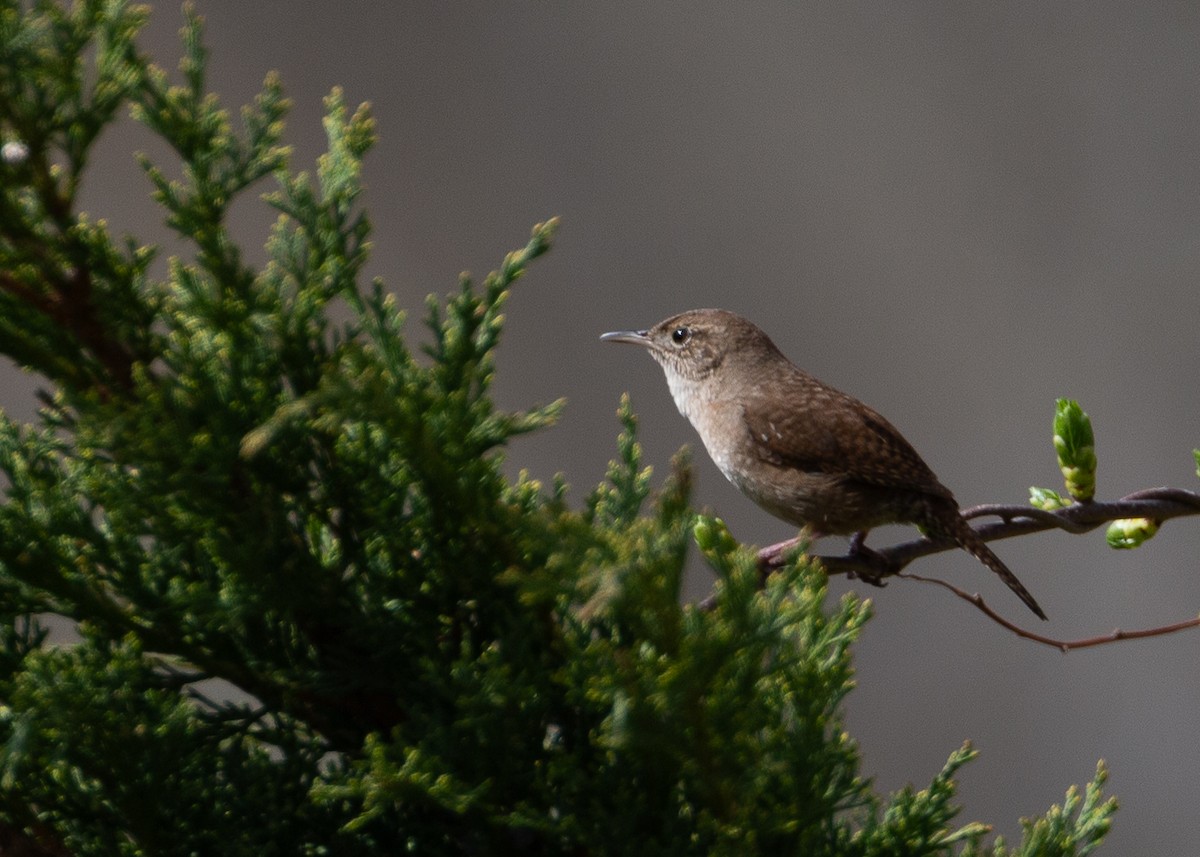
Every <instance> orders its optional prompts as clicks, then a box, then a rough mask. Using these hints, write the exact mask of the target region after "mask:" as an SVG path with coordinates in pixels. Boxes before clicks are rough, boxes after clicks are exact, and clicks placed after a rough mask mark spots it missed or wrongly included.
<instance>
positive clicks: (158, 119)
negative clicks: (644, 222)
mask: <svg viewBox="0 0 1200 857" xmlns="http://www.w3.org/2000/svg"><path fill="white" fill-rule="evenodd" d="M146 15H147V12H146V10H145V9H144V8H142V7H137V6H131V5H128V4H126V3H124V2H120V0H79V2H75V3H73V4H71V5H63V4H60V3H57V2H52V1H51V0H37V2H33V3H19V2H14V0H4V2H2V3H0V138H2V140H3V142H5V143H6V144H7V145H6V146H5V149H4V158H3V161H2V163H0V178H2V182H0V185H2V187H0V350H2V351H3V353H4V354H6V355H8V356H9V357H11V358H12V359H13V360H15V361H16V362H17V363H19V364H20V365H22V366H24V367H26V368H27V369H29V370H31V371H33V372H36V373H39V374H40V376H41V377H42V378H44V379H45V381H46V383H47V387H48V388H49V389H52V390H53V393H52V394H47V395H46V397H45V401H44V408H43V409H42V411H41V413H40V416H39V418H38V420H37V421H36V422H34V423H32V424H19V423H17V422H15V421H14V420H12V419H11V418H9V417H7V416H3V417H2V418H0V471H2V472H3V474H4V483H3V503H2V504H0V847H3V849H4V850H5V853H8V852H9V849H12V850H13V853H18V849H25V850H23V851H19V853H27V854H44V855H63V854H74V855H114V854H125V855H143V854H164V855H170V854H180V855H183V854H216V853H220V854H247V855H259V857H261V855H267V854H289V855H290V854H310V855H318V854H355V855H362V854H396V853H401V852H414V853H420V854H435V855H436V854H500V853H531V854H573V855H578V854H595V855H604V854H611V855H617V854H621V855H636V854H656V855H657V854H755V853H772V854H778V853H788V854H805V855H864V857H865V855H885V854H910V855H924V854H928V855H947V854H962V855H983V854H996V855H1011V854H1021V855H1033V854H1039V855H1056V854H1062V855H1067V854H1084V853H1087V852H1088V851H1089V850H1091V848H1092V847H1094V845H1095V844H1097V843H1098V842H1099V841H1100V840H1101V839H1102V838H1103V836H1104V834H1105V833H1106V832H1107V830H1108V825H1109V819H1110V816H1111V814H1112V811H1113V809H1114V804H1113V802H1112V801H1111V800H1104V799H1103V798H1102V797H1101V795H1100V785H1101V784H1102V782H1103V780H1104V771H1103V769H1102V768H1101V769H1100V771H1099V772H1098V774H1097V779H1096V781H1095V782H1094V783H1093V784H1092V785H1091V786H1089V787H1088V789H1087V791H1086V794H1085V796H1084V797H1083V798H1082V799H1081V798H1080V796H1079V794H1078V793H1077V792H1075V791H1072V792H1070V793H1069V794H1068V798H1067V800H1066V802H1065V804H1064V805H1063V806H1062V807H1061V808H1058V807H1055V808H1053V809H1052V810H1051V811H1050V813H1049V814H1048V815H1047V816H1046V817H1045V818H1043V819H1039V820H1036V821H1030V822H1027V826H1026V833H1025V838H1024V841H1023V843H1022V844H1021V845H1019V846H1018V847H1017V848H1015V849H1009V848H1006V847H1005V846H1004V845H1003V844H1002V843H993V844H990V845H989V844H987V843H985V837H986V835H987V832H988V828H987V827H986V826H985V825H982V824H978V823H968V824H964V825H959V824H957V822H956V821H955V818H956V813H957V809H956V807H955V804H954V790H955V784H954V779H953V776H954V774H955V772H956V771H957V769H958V768H959V767H960V766H961V765H963V764H965V763H966V762H967V761H969V760H970V759H971V758H972V757H973V755H974V751H973V750H971V749H970V748H969V747H964V748H962V749H959V750H956V751H955V752H954V753H953V754H952V755H951V756H950V759H949V761H948V762H947V764H946V766H945V768H944V770H943V771H942V772H941V773H939V774H938V775H937V776H935V777H934V779H933V781H932V782H931V783H930V785H929V786H928V787H927V788H924V789H920V790H918V789H915V788H908V789H904V790H902V791H900V792H898V793H896V794H892V795H888V796H880V795H877V794H876V793H875V792H874V791H873V789H872V788H871V786H870V783H869V782H868V781H867V780H866V779H864V778H863V776H862V775H861V774H860V772H859V758H858V753H857V750H856V747H855V744H854V741H853V740H852V739H851V737H850V736H849V735H848V734H847V733H846V732H845V730H844V728H843V725H842V722H841V717H840V713H839V712H840V704H841V702H842V700H843V698H844V697H845V695H846V694H847V693H848V692H849V691H850V689H851V678H852V670H851V660H850V646H851V644H852V643H853V641H854V639H855V638H856V636H857V635H858V634H859V632H860V631H861V630H862V628H863V625H864V623H865V622H866V621H867V619H868V614H869V610H868V607H867V605H866V604H865V603H863V602H860V601H858V600H856V599H854V598H852V597H847V598H845V599H843V600H842V601H841V602H840V603H838V604H833V605H827V604H826V591H825V584H824V578H823V576H822V574H821V573H820V571H819V570H818V569H814V568H812V567H810V566H808V565H807V564H805V563H804V562H803V561H800V560H797V561H796V562H794V563H792V564H791V565H790V566H788V568H786V569H785V570H784V571H782V572H780V573H777V574H774V575H772V576H771V578H770V579H769V580H767V581H766V583H765V585H762V583H761V581H760V580H759V578H758V573H757V570H756V568H755V564H754V557H753V555H752V554H751V553H750V552H748V551H747V550H744V549H742V548H740V547H739V546H738V545H736V544H735V543H734V541H733V540H732V539H731V538H730V536H729V534H728V533H727V532H726V531H725V530H724V528H723V527H722V525H721V524H720V522H719V521H717V520H715V519H710V518H705V517H702V516H697V515H696V514H694V513H693V512H692V511H691V509H690V508H689V504H688V481H689V469H688V465H687V462H686V459H685V458H683V457H681V458H679V459H677V460H676V461H675V462H674V463H673V465H672V468H671V471H670V474H669V475H668V476H667V478H666V480H665V481H664V482H663V483H662V484H661V486H660V487H659V488H658V490H657V491H652V488H651V477H650V471H649V469H648V468H645V467H643V464H642V461H641V456H640V451H639V448H638V445H637V443H636V440H635V435H634V431H635V420H634V417H633V414H632V410H631V408H630V406H629V403H628V402H627V401H625V402H623V403H622V405H621V409H620V419H621V421H622V423H623V432H622V434H621V436H620V439H619V442H618V457H617V460H616V461H614V462H613V464H612V465H611V467H610V470H609V474H608V479H607V481H606V482H605V483H604V484H603V485H601V486H600V487H599V488H597V489H596V490H595V492H594V493H592V494H591V496H590V497H589V498H588V500H587V502H586V504H585V506H584V508H583V509H582V510H578V509H572V508H571V506H570V505H569V504H568V502H567V498H566V491H565V486H564V484H562V483H561V482H558V483H556V484H555V485H553V486H549V487H546V486H542V485H540V484H538V483H537V482H535V481H533V480H530V479H528V478H526V477H521V478H518V479H516V480H511V479H508V478H506V477H505V475H504V471H503V469H502V467H501V464H502V455H503V448H504V444H505V442H506V441H507V440H508V439H510V438H512V437H513V436H514V435H517V434H520V433H523V432H529V431H533V430H537V429H542V428H544V427H547V426H549V425H551V424H552V423H553V422H554V420H555V418H556V416H557V415H558V413H559V412H560V410H561V408H562V403H561V402H555V403H553V404H551V405H548V406H545V407H538V408H531V409H529V410H526V411H522V412H517V413H507V412H503V411H500V410H497V408H496V407H495V406H494V405H493V403H492V401H491V400H490V398H489V395H488V394H489V385H490V383H491V381H492V378H493V375H494V372H495V370H496V367H495V364H494V359H493V355H494V348H495V346H496V343H497V340H498V338H499V336H500V333H501V329H502V323H503V316H502V309H503V306H504V303H505V300H506V298H507V296H508V294H509V290H510V288H511V287H512V285H513V283H514V282H515V281H516V280H517V279H518V278H520V277H521V276H522V275H523V274H524V273H525V271H526V268H527V266H528V265H529V263H530V262H532V261H533V260H534V259H536V258H537V257H538V256H539V255H541V254H542V253H544V252H545V251H546V250H547V249H548V248H549V246H550V242H551V239H552V237H553V234H554V229H555V226H556V223H555V221H553V220H551V221H548V222H547V223H545V224H541V225H539V226H536V227H535V228H534V229H533V232H532V235H531V237H530V239H529V241H528V243H527V244H526V245H525V247H524V248H522V249H520V250H518V251H516V252H514V253H510V254H509V255H508V256H506V257H505V258H504V260H503V262H502V263H501V264H500V266H499V268H498V269H497V270H496V271H495V272H494V273H492V274H490V275H489V276H488V277H487V278H486V279H485V280H484V282H483V283H482V284H478V285H477V284H475V283H473V282H472V281H471V280H469V279H463V281H462V282H461V283H460V284H459V288H458V290H457V291H456V292H455V293H453V294H452V295H451V296H449V297H447V298H445V299H444V300H440V299H434V298H430V300H429V303H428V312H427V316H426V319H425V323H426V325H427V326H428V328H429V331H430V332H431V334H432V336H431V343H430V344H429V345H428V346H427V347H425V348H424V349H421V350H420V351H416V352H414V350H413V349H412V348H410V346H409V345H408V344H407V338H406V334H405V329H404V322H405V319H404V317H403V315H402V313H400V312H399V311H398V310H397V308H396V306H395V304H394V302H393V301H392V299H391V298H390V297H389V295H388V294H387V292H386V291H385V289H384V286H383V284H382V283H380V282H374V283H369V284H364V283H363V274H362V270H363V265H364V262H365V260H366V258H367V239H368V237H369V234H370V226H369V221H368V219H367V217H366V215H365V214H364V212H363V209H362V207H361V204H360V202H361V201H360V197H361V194H362V185H361V163H362V158H363V156H364V155H365V154H366V153H367V151H368V150H369V149H370V147H371V144H372V141H373V139H374V130H373V126H372V121H371V117H370V113H369V111H368V110H367V109H366V107H365V106H364V107H360V108H358V109H357V110H354V111H350V110H349V109H348V108H347V107H346V105H345V103H344V100H343V97H342V95H341V94H340V93H339V92H338V91H336V90H335V91H334V92H333V94H332V95H331V96H330V97H329V99H328V101H327V116H326V119H325V130H326V133H327V136H328V151H327V153H326V154H325V155H323V156H322V157H321V158H320V160H319V162H318V163H317V165H316V169H315V173H313V174H311V175H310V174H307V173H304V172H294V171H293V170H292V167H291V164H290V160H289V152H288V149H287V147H286V146H285V145H284V143H283V133H284V126H283V118H284V115H285V112H286V109H287V101H286V99H285V98H284V96H283V94H282V90H281V87H280V83H279V81H278V80H277V79H276V78H274V77H273V76H272V77H268V78H267V80H266V82H265V83H264V85H263V89H262V93H261V95H260V96H259V97H258V99H257V100H256V101H255V103H254V104H253V105H250V106H248V107H246V108H245V109H243V110H242V112H241V116H240V121H238V122H235V121H234V119H233V118H232V117H231V116H230V114H229V112H228V111H227V110H226V109H225V108H223V107H222V106H221V105H220V104H219V103H218V101H217V99H216V98H215V97H213V96H212V95H210V94H208V92H207V91H206V88H205V53H204V49H203V46H202V42H201V38H200V22H199V20H198V18H197V17H196V16H195V15H194V14H193V13H191V12H190V11H186V12H185V15H186V24H185V27H184V29H183V59H182V62H181V63H180V66H179V70H180V74H179V76H178V78H177V80H179V81H180V82H178V83H172V82H171V76H170V75H168V74H167V73H166V72H165V71H164V70H162V69H160V68H159V67H157V66H156V65H154V63H153V62H151V61H150V59H149V58H147V57H145V56H143V55H142V53H141V52H140V51H139V48H138V46H137V43H136V42H135V36H136V34H137V32H138V30H139V28H140V27H141V26H142V24H143V23H144V22H145V19H146ZM130 110H131V111H132V113H133V115H134V116H135V117H136V118H137V119H138V120H139V121H140V122H142V123H144V124H145V125H146V126H147V127H148V128H149V129H150V130H151V131H153V132H154V133H155V134H156V135H158V136H159V137H160V138H161V139H162V140H164V141H165V142H166V143H167V144H169V146H170V147H171V148H172V149H173V151H174V152H175V154H176V155H177V158H178V161H177V163H172V164H165V165H164V164H155V163H151V162H150V161H149V160H148V159H143V165H144V167H145V171H146V174H147V176H148V178H149V186H150V187H151V188H152V189H153V196H154V199H155V200H157V203H158V205H160V206H161V207H162V209H163V211H164V212H165V217H166V221H167V223H168V224H169V225H170V226H171V228H172V229H174V230H175V231H176V232H177V233H178V234H179V235H180V236H181V237H182V238H184V239H185V240H186V241H187V242H188V244H189V246H190V247H191V248H192V249H191V251H190V252H189V253H188V254H186V255H181V256H178V257H174V258H171V259H170V260H168V264H167V265H166V266H165V274H161V275H155V274H154V273H153V272H154V270H155V266H154V264H153V262H154V260H155V258H156V251H155V248H153V247H149V246H146V245H144V244H143V243H141V242H139V241H138V240H137V239H136V238H134V237H126V236H120V237H118V236H113V235H111V234H110V232H109V229H108V228H107V226H106V224H105V222H104V220H103V219H98V218H94V217H91V216H89V215H87V214H85V213H83V212H81V211H79V210H78V205H77V191H78V189H79V186H80V182H81V180H82V178H83V176H84V175H85V172H86V169H87V166H88V162H89V156H90V154H91V152H92V147H93V144H94V143H95V141H96V139H97V136H98V135H99V134H100V132H101V131H102V130H103V129H104V128H106V127H107V126H108V125H110V124H111V123H113V122H114V121H116V120H117V119H119V118H120V117H121V116H123V115H125V113H126V112H127V111H130ZM172 175H177V176H178V178H170V177H169V176H172ZM264 183H266V184H268V185H270V186H273V187H274V188H275V189H274V190H270V191H269V192H267V193H266V195H265V196H264V197H263V199H264V200H265V202H266V204H268V205H271V206H273V207H274V208H275V209H276V210H277V211H278V212H279V217H278V220H277V222H276V224H275V226H274V228H273V230H272V231H271V234H270V235H269V237H268V238H267V240H266V247H267V254H268V257H269V260H268V261H267V263H266V264H265V265H263V266H262V267H260V268H255V267H253V266H251V265H249V264H247V263H246V262H245V260H244V258H243V254H242V252H241V251H240V249H239V247H238V244H237V243H236V241H235V240H234V238H233V236H232V235H231V234H230V231H229V227H228V225H227V218H226V216H227V213H228V211H229V208H230V205H231V204H232V203H233V202H234V201H235V200H236V199H239V198H240V197H242V196H243V195H245V194H247V193H256V192H259V191H254V190H252V188H259V190H260V191H261V189H262V188H261V186H262V185H263V184H264ZM335 307H340V308H341V310H342V311H341V312H339V313H333V312H331V310H333V309H334V308H335ZM335 318H344V319H347V320H344V321H335V320H334V319H335ZM422 352H423V353H422ZM693 544H696V545H698V546H699V549H700V551H701V552H702V553H703V555H704V557H705V558H706V560H707V561H708V563H709V564H710V565H711V566H712V568H713V569H714V570H715V571H716V573H717V575H718V578H719V581H718V583H717V590H716V594H715V603H714V606H713V609H711V610H709V611H701V610H699V609H697V608H696V607H694V606H689V605H682V604H681V600H680V580H681V574H682V569H683V565H684V560H685V556H686V555H687V553H688V551H689V549H691V546H692V545H693ZM49 614H53V615H57V616H61V617H67V618H68V619H70V620H72V621H73V622H74V623H75V624H76V626H77V628H78V633H79V640H78V642H75V643H73V644H70V645H49V644H48V641H47V639H46V627H45V617H46V616H47V615H49ZM216 680H220V682H221V684H220V685H219V686H217V687H216V689H214V681H216Z"/></svg>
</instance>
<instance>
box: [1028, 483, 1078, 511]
mask: <svg viewBox="0 0 1200 857" xmlns="http://www.w3.org/2000/svg"><path fill="white" fill-rule="evenodd" d="M1029 505H1031V506H1033V507H1034V508H1035V509H1041V510H1042V511H1044V512H1057V511H1058V510H1059V509H1065V508H1067V506H1070V505H1071V501H1070V500H1069V499H1068V498H1066V497H1064V496H1062V495H1061V494H1059V493H1058V492H1057V491H1051V490H1050V489H1049V488H1038V487H1037V486H1036V485H1032V486H1030V488H1029Z"/></svg>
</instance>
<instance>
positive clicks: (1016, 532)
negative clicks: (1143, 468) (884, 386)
mask: <svg viewBox="0 0 1200 857" xmlns="http://www.w3.org/2000/svg"><path fill="white" fill-rule="evenodd" d="M962 514H963V517H965V518H967V519H974V518H985V517H995V518H999V519H1000V520H999V521H998V522H995V523H989V524H984V525H983V526H981V527H978V532H979V535H980V537H981V538H982V539H983V540H984V541H989V542H990V541H996V540H998V539H1008V538H1013V537H1015V536H1024V535H1029V534H1031V533H1040V532H1045V531H1046V530H1055V529H1057V530H1064V531H1066V532H1068V533H1073V534H1080V533H1086V532H1090V531H1092V530H1094V529H1096V528H1097V527H1099V526H1101V525H1102V524H1106V523H1110V522H1112V521H1118V520H1121V519H1123V518H1149V519H1150V520H1153V521H1156V522H1158V523H1162V522H1163V521H1166V520H1169V519H1171V518H1182V517H1185V516H1188V515H1200V493H1196V492H1194V491H1185V490H1183V489H1180V488H1149V489H1146V490H1142V491H1135V492H1134V493H1132V494H1128V495H1126V496H1125V497H1122V498H1121V499H1119V500H1113V501H1110V502H1103V503H1098V502H1094V501H1090V502H1086V503H1075V504H1072V505H1070V506H1067V507H1066V508H1064V509H1058V510H1056V511H1053V512H1047V511H1044V510H1041V509H1035V508H1033V507H1031V506H1023V505H1019V504H1012V505H1004V504H998V503H990V504H985V505H981V506H972V507H971V508H968V509H963V512H962ZM797 541H798V539H789V540H788V541H786V542H780V543H779V544H776V545H771V546H769V547H766V548H763V549H762V550H761V551H760V552H759V562H760V564H761V565H762V568H763V571H764V572H769V571H772V570H774V569H776V568H779V567H780V566H782V565H783V563H784V558H785V557H786V555H787V553H788V550H789V549H790V548H792V547H793V546H794V545H795V544H796V543H797ZM955 549H957V546H956V545H955V544H954V543H952V542H945V541H932V540H930V539H926V538H921V539H914V540H913V541H909V542H902V543H900V544H896V545H892V546H890V547H886V548H879V549H872V550H867V549H864V548H861V547H860V548H858V549H854V548H852V549H851V550H850V551H849V552H847V553H846V554H841V555H836V556H834V555H819V556H816V557H814V558H815V559H818V560H820V562H821V565H823V566H824V567H825V570H826V571H827V572H828V573H829V574H849V575H853V576H859V577H865V578H869V579H872V580H874V579H878V578H882V577H890V576H892V575H896V574H899V573H900V572H901V571H902V570H903V569H904V568H905V567H907V566H908V565H909V564H910V563H911V562H913V560H916V559H919V558H921V557H923V556H930V555H932V554H936V553H942V552H943V551H948V550H955Z"/></svg>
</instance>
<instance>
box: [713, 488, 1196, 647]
mask: <svg viewBox="0 0 1200 857" xmlns="http://www.w3.org/2000/svg"><path fill="white" fill-rule="evenodd" d="M1188 515H1200V493H1197V492H1194V491H1185V490H1183V489H1181V488H1147V489H1145V490H1143V491H1135V492H1134V493H1132V494H1127V495H1126V496H1124V497H1122V498H1121V499H1119V500H1112V501H1109V502H1104V503H1098V502H1095V501H1088V502H1085V503H1075V504H1073V505H1071V506H1068V507H1066V508H1065V509H1058V510H1056V511H1053V512H1047V511H1044V510H1042V509H1035V508H1033V507H1032V506H1022V505H1015V504H1014V505H1005V504H999V503H990V504H985V505H981V506H972V507H970V508H968V509H964V510H963V517H964V518H967V519H969V520H973V519H975V518H987V517H994V518H999V521H998V522H995V523H990V524H984V525H983V526H981V527H978V528H977V530H978V532H979V535H980V536H981V537H982V538H983V540H984V541H989V542H990V541H995V540H997V539H1008V538H1013V537H1014V536H1024V535H1028V534H1030V533H1040V532H1045V531H1046V530H1054V529H1058V530H1065V531H1066V532H1068V533H1073V534H1077V535H1078V534H1081V533H1087V532H1091V531H1092V530H1094V529H1096V528H1097V527H1099V526H1100V525H1101V524H1106V523H1109V522H1111V521H1117V520H1121V519H1122V518H1149V519H1150V520H1153V521H1156V522H1158V523H1160V524H1161V523H1162V522H1163V521H1167V520H1170V519H1171V518H1182V517H1186V516H1188ZM802 538H803V535H802V536H800V537H797V538H794V539H788V540H787V541H785V542H780V543H779V544H775V545H770V546H768V547H765V548H763V549H762V550H761V551H759V554H758V562H759V569H760V571H761V572H762V575H763V577H764V579H765V577H766V575H768V574H769V573H770V572H771V571H773V570H774V569H776V568H779V567H780V566H782V565H783V563H784V560H785V557H786V556H787V554H788V553H789V551H790V550H791V549H792V548H793V547H795V545H796V544H797V543H799V541H800V540H801V539H802ZM956 548H957V546H956V545H955V544H953V543H952V542H942V541H931V540H930V539H926V538H921V539H915V540H913V541H910V542H902V543H901V544H897V545H892V546H891V547H886V548H881V549H878V550H869V549H866V548H864V547H863V546H862V540H861V539H859V538H857V537H856V538H855V539H853V540H852V541H851V546H850V550H849V551H848V552H847V553H845V554H843V555H839V556H826V555H817V556H814V557H813V559H816V560H818V561H820V563H821V565H822V566H823V567H824V568H825V570H826V573H828V574H846V575H849V576H852V577H860V578H863V579H865V580H868V581H870V582H872V583H877V584H878V583H880V581H881V580H882V579H883V578H885V577H889V576H899V577H903V578H907V579H909V580H917V581H920V582H922V583H932V584H936V585H937V586H941V587H942V588H944V589H947V590H949V591H950V592H952V593H953V594H954V595H956V596H957V597H959V598H961V599H963V600H964V601H966V602H967V603H968V604H971V605H972V606H974V607H975V608H976V609H978V610H979V611H980V612H982V613H983V614H984V615H985V616H987V617H988V618H989V619H991V620H992V621H993V622H995V623H997V624H998V625H1000V626H1001V627H1003V628H1006V629H1007V630H1009V631H1011V632H1012V633H1014V634H1016V635H1017V636H1019V637H1023V638H1025V639H1027V640H1032V641H1033V642H1036V643H1041V644H1042V645H1046V646H1052V647H1054V648H1056V649H1058V650H1059V651H1062V652H1069V651H1071V650H1072V649H1085V648H1089V647H1092V646H1099V645H1104V644H1106V643H1115V642H1119V641H1121V640H1136V639H1143V638H1146V637H1160V636H1163V635H1164V634H1173V633H1175V632H1177V631H1184V630H1187V629H1189V628H1196V627H1200V617H1193V618H1190V619H1184V620H1182V621H1180V622H1173V623H1170V624H1167V625H1160V626H1158V627H1154V628H1143V629H1139V630H1134V631H1124V630H1121V629H1117V630H1114V631H1111V632H1110V633H1107V634H1101V635H1098V636H1095V637H1085V638H1082V639H1079V640H1059V639H1056V638H1054V637H1048V636H1046V635H1044V634H1039V633H1037V632H1035V631H1030V630H1027V629H1025V628H1022V627H1021V626H1019V625H1017V624H1016V623H1014V622H1012V621H1010V620H1008V619H1005V618H1004V617H1003V616H1001V615H1000V614H999V613H997V612H996V611H995V610H994V609H992V607H990V606H989V605H988V604H987V603H986V602H985V601H984V600H983V598H982V597H981V596H979V595H978V594H972V593H969V592H967V591H965V590H963V589H960V588H959V587H957V586H955V585H954V584H952V583H949V582H947V581H945V580H941V579H938V578H933V577H922V576H921V575H917V574H912V573H911V572H905V571H904V568H905V567H906V566H907V565H909V564H910V563H911V562H913V560H916V559H919V558H920V557H923V556H929V555H931V554H935V553H941V552H942V551H947V550H955V549H956ZM880 585H882V584H880ZM711 606H712V599H711V597H710V598H709V599H706V600H705V601H703V602H701V607H702V608H704V607H711Z"/></svg>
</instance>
